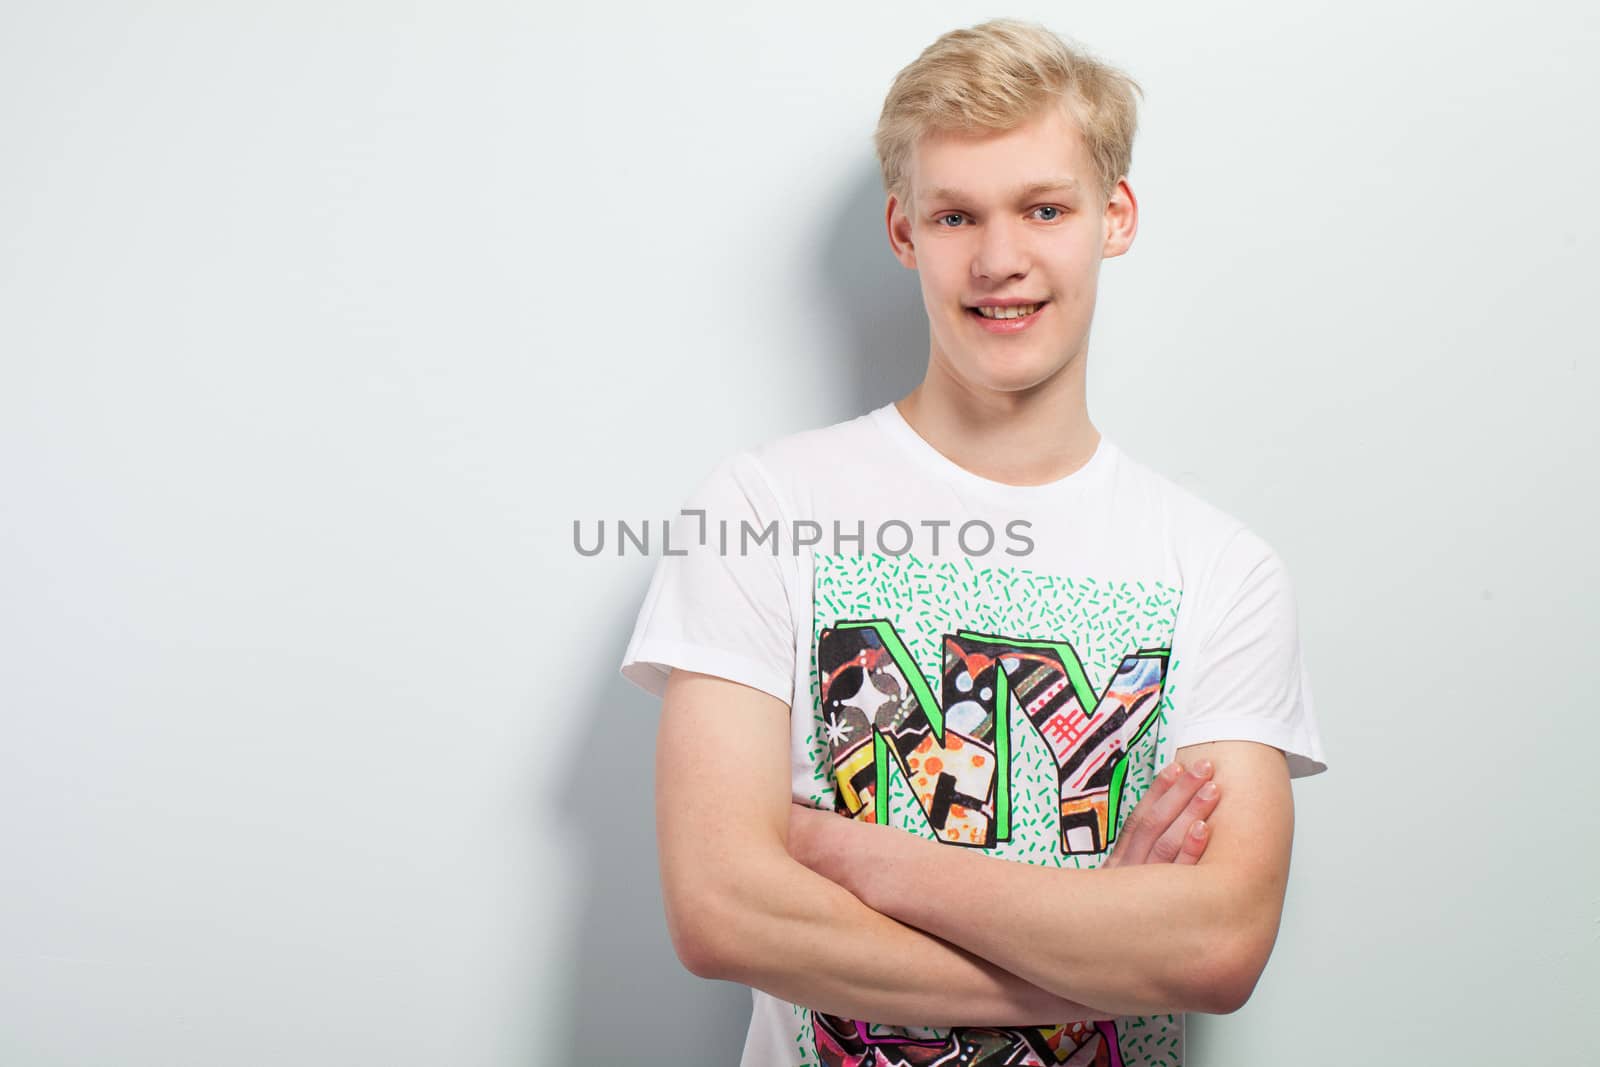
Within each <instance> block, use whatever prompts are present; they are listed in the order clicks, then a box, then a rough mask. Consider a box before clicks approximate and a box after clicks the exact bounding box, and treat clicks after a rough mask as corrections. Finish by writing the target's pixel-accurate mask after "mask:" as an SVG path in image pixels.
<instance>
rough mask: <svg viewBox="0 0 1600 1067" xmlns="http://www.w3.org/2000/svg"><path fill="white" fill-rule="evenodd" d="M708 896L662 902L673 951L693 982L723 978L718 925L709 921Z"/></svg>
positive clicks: (669, 897)
mask: <svg viewBox="0 0 1600 1067" xmlns="http://www.w3.org/2000/svg"><path fill="white" fill-rule="evenodd" d="M708 896H709V894H699V895H696V896H695V897H693V898H691V899H682V898H681V895H680V896H679V897H673V896H671V895H669V896H668V897H667V899H666V900H665V901H664V903H665V905H666V913H667V935H668V936H669V937H670V938H671V939H672V951H673V952H674V953H675V954H676V955H677V957H678V962H679V963H681V964H683V967H684V970H686V971H688V972H689V973H690V974H692V975H694V976H695V977H696V978H721V977H723V975H724V973H725V972H724V969H723V968H724V961H723V959H722V945H721V939H720V938H718V937H717V926H718V924H717V922H716V921H715V920H714V919H712V918H711V915H712V909H711V907H709V900H708V899H707V897H708Z"/></svg>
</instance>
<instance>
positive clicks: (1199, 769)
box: [1194, 759, 1211, 778]
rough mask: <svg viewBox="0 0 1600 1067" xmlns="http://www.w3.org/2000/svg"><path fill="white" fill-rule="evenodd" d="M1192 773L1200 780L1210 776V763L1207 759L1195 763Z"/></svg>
mask: <svg viewBox="0 0 1600 1067" xmlns="http://www.w3.org/2000/svg"><path fill="white" fill-rule="evenodd" d="M1194 773H1195V775H1196V776H1197V777H1200V778H1204V777H1205V776H1206V775H1208V774H1210V773H1211V761H1210V760H1208V759H1203V760H1201V761H1200V762H1199V763H1196V764H1195V765H1194Z"/></svg>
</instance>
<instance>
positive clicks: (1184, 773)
mask: <svg viewBox="0 0 1600 1067" xmlns="http://www.w3.org/2000/svg"><path fill="white" fill-rule="evenodd" d="M1210 777H1211V761H1210V760H1201V761H1200V762H1199V763H1198V764H1196V765H1195V766H1194V767H1192V768H1190V769H1188V770H1185V769H1184V767H1183V764H1181V763H1176V762H1174V763H1170V764H1168V765H1167V767H1166V768H1165V769H1164V770H1163V771H1162V772H1161V773H1160V774H1158V775H1156V780H1155V782H1154V783H1153V784H1152V785H1151V786H1150V789H1149V791H1148V792H1146V793H1145V795H1144V797H1143V798H1142V799H1141V800H1140V801H1139V804H1138V806H1137V807H1135V808H1134V809H1133V811H1132V812H1130V813H1129V815H1128V819H1127V821H1126V822H1124V823H1123V824H1122V829H1121V831H1120V832H1118V834H1117V840H1116V842H1115V843H1114V845H1113V846H1112V849H1111V855H1110V856H1108V857H1107V858H1106V861H1105V862H1104V863H1102V864H1101V865H1100V866H1102V867H1132V866H1137V865H1139V864H1143V863H1187V864H1193V863H1198V862H1200V856H1201V854H1202V853H1204V852H1205V850H1206V842H1207V841H1209V840H1210V839H1211V838H1210V832H1209V830H1208V829H1207V827H1206V824H1205V822H1204V821H1203V820H1204V819H1205V818H1206V817H1208V816H1209V815H1210V814H1211V813H1212V812H1213V811H1214V810H1216V807H1217V801H1218V799H1219V798H1220V796H1221V793H1220V791H1219V787H1218V786H1217V784H1216V783H1215V782H1211V783H1209V791H1210V793H1211V795H1210V796H1206V795H1204V794H1203V793H1201V791H1200V790H1201V789H1202V788H1203V787H1207V786H1208V783H1207V779H1209V778H1210Z"/></svg>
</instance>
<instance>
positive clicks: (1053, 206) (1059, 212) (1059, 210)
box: [1034, 204, 1061, 222]
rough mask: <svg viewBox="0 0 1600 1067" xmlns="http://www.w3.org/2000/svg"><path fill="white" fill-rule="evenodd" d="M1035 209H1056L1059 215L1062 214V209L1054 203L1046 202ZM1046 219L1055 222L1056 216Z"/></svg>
mask: <svg viewBox="0 0 1600 1067" xmlns="http://www.w3.org/2000/svg"><path fill="white" fill-rule="evenodd" d="M1034 210H1035V211H1054V212H1055V213H1056V214H1057V215H1059V214H1061V209H1060V208H1058V207H1056V206H1055V205H1054V204H1044V205H1043V206H1041V207H1037V208H1035V209H1034ZM1044 221H1046V222H1054V221H1055V218H1054V217H1053V216H1052V217H1051V218H1048V219H1045V220H1044Z"/></svg>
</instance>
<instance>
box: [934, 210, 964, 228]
mask: <svg viewBox="0 0 1600 1067" xmlns="http://www.w3.org/2000/svg"><path fill="white" fill-rule="evenodd" d="M961 217H962V215H961V213H960V212H959V211H952V212H950V213H949V214H946V215H940V216H939V221H940V222H941V223H943V222H944V220H945V219H959V218H961ZM945 229H947V230H948V229H954V227H952V226H946V227H945Z"/></svg>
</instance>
